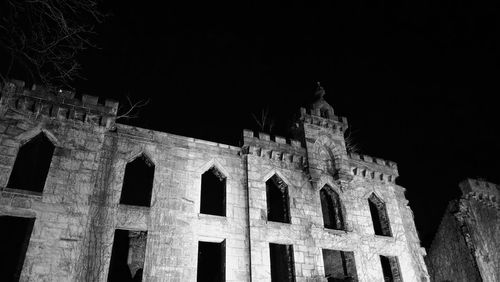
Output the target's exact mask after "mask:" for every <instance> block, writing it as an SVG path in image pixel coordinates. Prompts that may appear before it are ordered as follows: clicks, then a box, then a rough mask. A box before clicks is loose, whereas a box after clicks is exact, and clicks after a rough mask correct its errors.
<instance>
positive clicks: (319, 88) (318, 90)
mask: <svg viewBox="0 0 500 282" xmlns="http://www.w3.org/2000/svg"><path fill="white" fill-rule="evenodd" d="M316 84H317V87H316V92H315V93H314V96H316V98H318V99H322V98H323V96H325V89H324V88H323V86H321V83H320V82H319V81H317V82H316Z"/></svg>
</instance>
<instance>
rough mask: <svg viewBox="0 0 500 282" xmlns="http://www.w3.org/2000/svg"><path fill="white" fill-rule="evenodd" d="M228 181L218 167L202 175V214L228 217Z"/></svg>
mask: <svg viewBox="0 0 500 282" xmlns="http://www.w3.org/2000/svg"><path fill="white" fill-rule="evenodd" d="M226 179H227V177H226V175H224V173H222V172H221V171H220V170H219V169H218V168H217V166H216V165H212V166H211V167H210V168H209V169H207V170H206V171H205V172H204V173H203V174H202V175H201V193H200V194H201V196H200V213H203V214H211V215H218V216H226Z"/></svg>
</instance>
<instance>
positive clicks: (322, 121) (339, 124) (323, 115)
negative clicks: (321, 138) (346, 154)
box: [299, 108, 349, 133]
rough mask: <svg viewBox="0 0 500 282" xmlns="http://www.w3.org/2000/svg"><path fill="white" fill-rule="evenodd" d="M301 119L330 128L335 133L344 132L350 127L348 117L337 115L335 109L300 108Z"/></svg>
mask: <svg viewBox="0 0 500 282" xmlns="http://www.w3.org/2000/svg"><path fill="white" fill-rule="evenodd" d="M299 119H300V120H301V121H303V122H306V123H309V124H313V125H317V126H321V127H323V128H330V129H332V130H333V132H334V133H343V132H344V131H346V130H347V128H349V124H348V123H347V118H346V117H341V116H336V115H334V114H333V111H322V109H320V108H310V109H306V108H300V115H299Z"/></svg>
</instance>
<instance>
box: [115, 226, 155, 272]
mask: <svg viewBox="0 0 500 282" xmlns="http://www.w3.org/2000/svg"><path fill="white" fill-rule="evenodd" d="M146 241H147V231H131V230H121V229H116V230H115V237H114V239H113V249H112V251H111V261H110V263H109V273H108V281H110V282H111V281H113V282H114V281H116V282H119V281H142V272H143V269H144V260H145V257H146Z"/></svg>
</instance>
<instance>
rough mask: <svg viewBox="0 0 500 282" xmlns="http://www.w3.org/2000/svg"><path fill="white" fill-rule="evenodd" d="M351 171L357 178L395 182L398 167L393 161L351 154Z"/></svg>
mask: <svg viewBox="0 0 500 282" xmlns="http://www.w3.org/2000/svg"><path fill="white" fill-rule="evenodd" d="M348 156H349V163H350V166H351V171H352V173H353V175H355V176H361V177H364V178H366V179H371V180H378V181H388V182H395V180H396V177H398V175H399V174H398V166H397V164H396V163H395V162H393V161H388V160H383V159H380V158H374V157H370V156H367V155H361V154H356V153H349V154H348Z"/></svg>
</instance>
